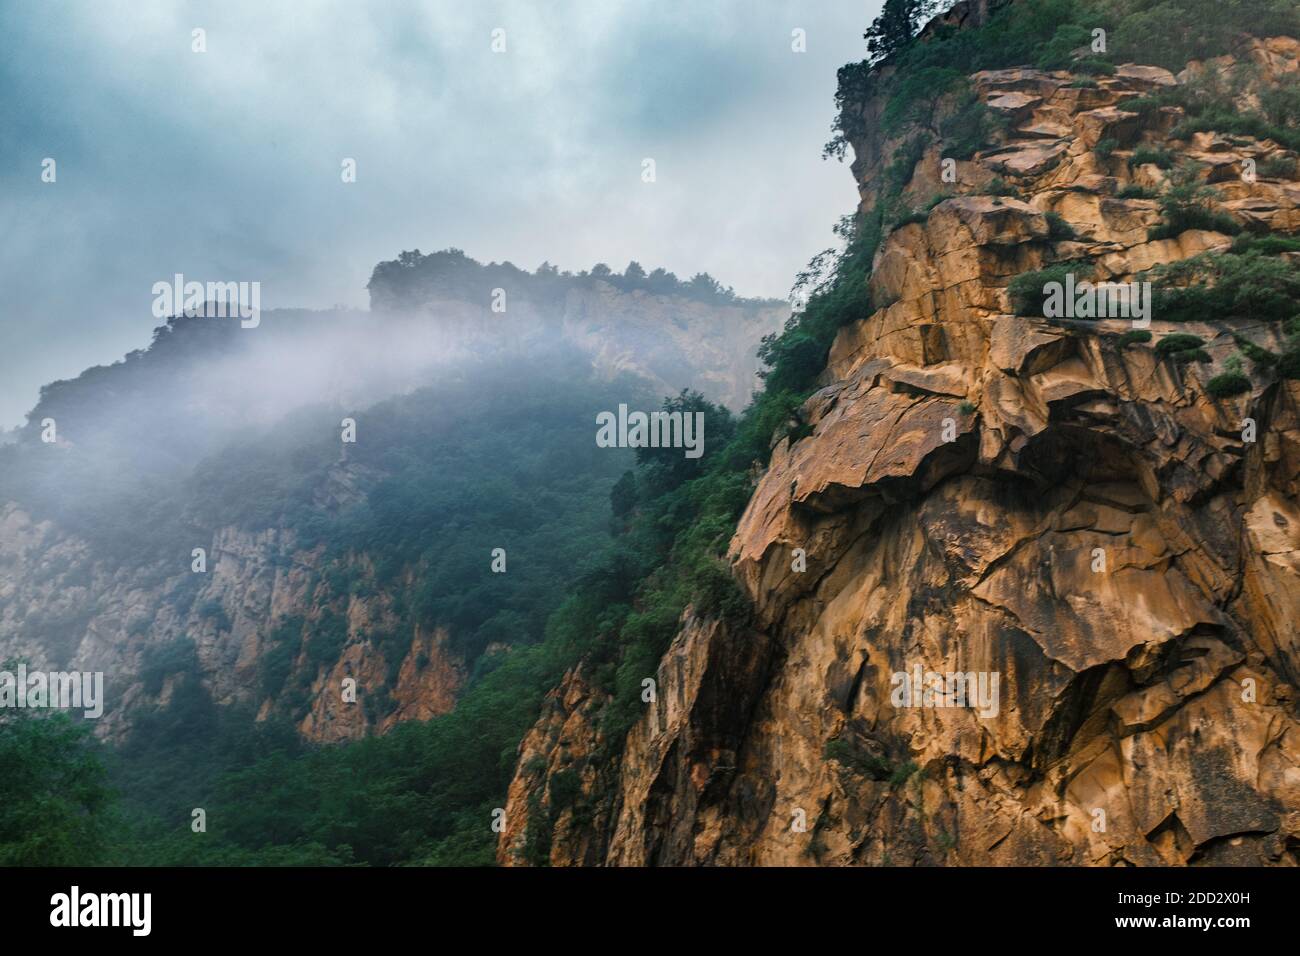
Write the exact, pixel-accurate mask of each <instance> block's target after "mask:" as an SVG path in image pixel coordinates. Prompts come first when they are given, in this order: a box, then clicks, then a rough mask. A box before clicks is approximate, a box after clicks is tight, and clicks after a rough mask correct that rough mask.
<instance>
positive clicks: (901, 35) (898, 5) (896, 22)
mask: <svg viewBox="0 0 1300 956" xmlns="http://www.w3.org/2000/svg"><path fill="white" fill-rule="evenodd" d="M936 6H937V4H935V3H934V2H932V0H885V6H884V8H883V9H882V10H881V11H880V16H878V17H876V19H875V21H874V22H873V23H872V24H871V26H870V27H868V28H867V32H866V33H864V34H863V38H864V39H866V41H867V52H868V54H869V55H870V57H869V58H870V60H871V62H872V63H879V62H880V61H881V60H884V59H886V58H887V57H890V56H892V55H893V54H895V53H897V52H898V51H899V50H901V49H903V47H905V46H907V45H908V44H909V43H911V42H912V38H913V37H915V36H916V34H917V33H918V32H919V31H920V29H921V25H922V24H923V23H924V22H925V18H926V17H928V16H929V15H930V14H931V13H932V12H933V11H934V9H935V8H936Z"/></svg>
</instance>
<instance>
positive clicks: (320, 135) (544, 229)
mask: <svg viewBox="0 0 1300 956" xmlns="http://www.w3.org/2000/svg"><path fill="white" fill-rule="evenodd" d="M879 5H880V0H694V2H687V0H682V2H676V0H653V2H651V0H644V2H643V0H572V2H569V0H519V2H491V0H458V2H453V0H446V2H441V0H425V2H391V0H386V2H374V3H360V2H356V0H339V2H314V0H313V2H302V3H292V4H290V3H287V2H283V3H268V2H266V0H220V2H181V0H174V2H152V0H121V2H112V0H94V2H92V0H79V2H59V0H47V2H42V3H34V2H32V3H5V4H2V5H0V289H3V291H4V306H3V309H4V311H3V313H0V427H5V426H11V425H14V424H17V423H19V422H20V421H21V420H22V418H23V417H24V415H25V414H26V412H27V411H28V410H30V408H31V406H32V405H33V403H34V402H35V400H36V395H37V390H38V389H39V387H40V386H41V385H42V384H44V383H46V382H49V381H52V380H55V379H59V378H66V377H71V376H74V375H76V374H77V373H78V372H80V371H81V370H82V369H83V368H86V367H87V366H90V365H96V364H106V363H108V362H111V361H114V360H116V359H118V358H120V357H121V356H122V355H123V354H124V353H125V352H127V351H129V350H131V349H134V348H140V347H143V346H145V345H147V344H148V342H149V337H150V331H151V329H152V328H153V327H154V325H155V324H157V323H156V320H155V319H154V318H153V316H152V314H151V311H150V305H151V302H152V298H153V296H152V292H151V288H152V286H153V284H154V283H155V282H157V281H159V280H169V279H170V277H171V276H172V275H173V274H174V273H177V272H180V273H183V274H184V275H185V276H186V277H187V278H192V279H198V280H201V281H206V280H244V281H251V280H258V281H260V282H261V283H262V307H263V308H264V309H266V308H277V307H281V306H307V307H329V306H332V305H336V304H338V305H346V306H360V307H364V306H365V305H366V303H367V298H366V293H365V284H366V280H367V279H368V278H369V275H370V270H371V268H372V267H373V266H374V264H375V263H376V262H378V261H380V260H382V259H390V258H393V257H394V256H396V254H397V253H398V252H400V251H401V250H403V249H415V248H419V249H421V250H422V251H425V252H431V251H434V250H436V249H441V248H445V247H447V246H456V247H459V248H462V249H464V250H465V251H466V252H467V253H468V254H469V255H471V256H473V257H475V258H477V259H480V260H483V261H488V260H497V261H501V260H509V261H511V262H514V263H515V264H516V265H519V266H521V267H523V268H528V269H532V268H535V267H536V266H537V265H538V264H540V263H541V262H543V261H544V260H549V261H550V262H553V263H556V264H557V265H559V266H560V267H561V268H565V269H572V270H574V271H578V270H581V269H585V268H590V267H591V265H593V264H594V263H596V262H607V263H609V264H610V265H611V266H612V267H614V268H615V269H616V270H621V269H622V267H623V266H624V265H626V263H627V262H628V260H629V259H636V260H638V261H639V262H641V263H642V264H643V265H644V266H646V267H647V268H653V267H655V266H659V265H662V266H665V267H666V268H668V269H670V270H672V271H674V272H677V273H678V274H679V275H682V276H684V277H686V276H690V275H692V274H694V273H695V272H699V271H706V272H710V273H712V274H713V275H714V276H715V277H717V278H718V279H719V280H720V281H722V282H723V283H724V284H727V285H732V286H734V287H735V288H736V290H737V291H738V292H740V293H742V294H746V295H768V296H785V295H786V294H787V293H788V291H789V288H790V285H791V283H792V281H793V278H794V274H795V272H796V271H797V270H798V269H799V268H800V267H801V266H802V265H803V264H804V263H805V262H806V261H807V260H808V259H809V258H810V257H811V256H812V255H813V254H814V253H815V252H817V251H818V250H820V249H822V248H825V247H827V246H829V245H832V244H833V236H832V235H831V233H830V229H831V226H832V225H833V224H834V222H835V220H836V219H837V218H838V217H839V216H841V215H843V214H844V213H846V212H849V211H850V210H851V209H852V207H853V205H854V203H855V202H856V198H857V197H856V191H855V189H854V187H853V182H852V179H851V177H850V175H849V172H848V168H847V166H844V165H840V164H838V163H836V162H834V161H829V162H824V161H823V160H822V159H821V157H820V153H821V146H822V144H823V142H825V140H826V139H827V137H828V131H829V129H830V124H831V120H832V117H833V95H834V89H835V71H836V69H837V68H838V67H839V66H840V65H842V64H843V63H846V62H849V61H851V60H857V59H861V58H862V56H863V55H864V54H865V50H864V41H863V40H862V32H863V30H864V29H865V27H866V25H867V24H868V23H869V22H870V21H871V19H872V17H873V16H874V15H875V13H876V11H877V9H878V8H879ZM200 27H201V28H203V29H204V30H205V31H206V45H207V52H205V53H195V52H193V51H192V49H191V47H192V45H193V40H192V31H193V30H194V29H195V28H200ZM496 29H501V30H504V31H505V32H504V36H505V46H506V51H505V52H504V53H494V52H493V49H492V42H493V31H494V30H496ZM795 29H800V30H803V31H805V33H806V38H807V39H806V45H807V52H805V53H795V52H793V51H792V49H791V43H792V41H791V35H792V31H793V30H795ZM47 157H49V158H53V159H54V160H55V161H56V163H57V167H56V169H57V181H56V182H54V183H52V184H51V183H43V182H42V181H41V170H42V161H43V160H44V159H45V158H47ZM347 158H352V159H355V160H356V164H357V181H356V182H355V183H351V184H345V183H343V182H342V179H341V176H340V172H341V164H342V162H343V160H344V159H347ZM645 158H653V159H654V161H655V166H656V173H657V181H656V182H654V183H653V184H650V183H644V182H642V178H641V170H642V160H643V159H645Z"/></svg>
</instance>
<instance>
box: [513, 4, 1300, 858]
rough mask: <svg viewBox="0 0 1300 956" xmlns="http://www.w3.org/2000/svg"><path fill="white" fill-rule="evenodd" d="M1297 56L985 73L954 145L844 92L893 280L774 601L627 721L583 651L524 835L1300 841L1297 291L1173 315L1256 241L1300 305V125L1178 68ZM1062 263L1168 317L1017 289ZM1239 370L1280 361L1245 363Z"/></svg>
mask: <svg viewBox="0 0 1300 956" xmlns="http://www.w3.org/2000/svg"><path fill="white" fill-rule="evenodd" d="M988 6H989V5H988V4H985V5H983V6H979V5H969V4H961V5H959V9H958V11H957V14H955V15H954V17H953V19H955V20H956V21H960V20H961V19H962V18H964V17H969V18H970V19H971V20H973V21H975V22H977V23H978V22H982V21H983V20H984V19H985V18H986V15H987V9H986V8H987V7H988ZM994 6H996V5H994ZM890 69H892V68H891V67H890V66H886V67H884V69H883V72H885V73H888V71H889V70H890ZM880 72H882V71H877V75H879V73H880ZM1297 75H1300V43H1297V41H1296V40H1295V39H1293V38H1290V37H1267V38H1261V39H1254V40H1251V41H1249V42H1248V43H1247V44H1245V45H1244V46H1243V47H1242V48H1240V49H1237V50H1236V51H1234V52H1233V53H1232V54H1231V55H1226V56H1223V57H1220V58H1218V59H1216V60H1213V61H1209V62H1191V63H1188V64H1187V66H1186V68H1185V69H1184V70H1182V71H1180V72H1178V73H1176V74H1175V73H1174V72H1171V71H1169V70H1165V69H1163V68H1159V67H1153V66H1147V65H1142V64H1132V63H1129V64H1123V65H1120V66H1118V68H1117V69H1115V70H1114V71H1113V72H1106V73H1104V74H1102V75H1096V73H1095V72H1094V73H1093V74H1091V75H1085V74H1084V73H1083V72H1076V71H1071V70H1056V71H1049V70H1035V69H1028V68H1016V69H1000V70H991V71H984V72H980V73H976V74H975V75H973V76H970V77H969V84H970V88H971V89H973V91H974V96H975V103H976V104H977V108H980V109H982V110H983V111H987V112H985V113H983V114H982V115H984V116H990V117H992V118H993V120H994V123H993V124H992V127H991V128H993V129H996V130H997V132H996V133H995V134H994V135H993V136H992V137H991V138H990V141H989V142H986V143H983V144H980V148H979V149H977V150H974V151H972V153H971V154H970V155H969V156H968V157H966V158H957V159H956V160H955V161H954V162H951V163H947V164H946V163H945V162H944V160H945V159H946V158H950V156H951V153H950V152H949V151H948V149H947V148H946V147H947V144H946V143H945V142H944V141H943V139H942V137H939V138H937V139H936V138H934V137H930V138H928V139H924V138H922V139H920V140H919V141H918V140H917V139H916V138H914V137H915V134H916V132H917V130H916V128H915V127H912V128H904V129H902V130H900V131H898V132H897V133H895V134H894V135H892V136H886V135H884V134H883V133H881V132H880V126H881V124H880V119H881V117H882V116H883V115H884V113H885V110H886V107H887V105H888V104H887V103H886V102H885V101H884V100H883V99H881V98H879V97H877V98H871V97H870V96H869V97H868V98H867V99H864V100H857V101H854V100H851V99H850V100H849V101H848V102H846V103H845V109H847V110H853V111H856V112H857V114H858V115H859V116H861V117H863V118H864V121H863V122H862V123H860V124H856V126H854V127H852V128H855V129H857V130H860V132H857V133H856V134H855V135H853V136H851V137H850V145H851V147H852V148H853V150H854V153H855V154H856V161H855V162H854V164H853V167H852V169H853V172H854V175H855V177H856V178H857V180H858V182H859V186H860V189H861V194H862V206H861V208H860V210H859V216H860V217H861V218H862V219H863V220H869V219H871V217H873V216H875V217H879V219H880V220H883V226H884V229H883V235H882V239H881V241H880V243H879V245H878V247H877V248H876V251H875V254H874V261H873V267H872V270H871V278H870V289H871V301H872V302H873V303H874V305H875V307H874V311H871V312H870V314H862V315H861V316H860V317H858V319H857V321H854V322H852V323H850V324H849V325H847V326H845V327H844V328H842V329H841V330H840V332H839V334H838V336H837V337H836V339H835V341H834V344H833V346H832V347H831V350H830V355H829V359H828V364H827V368H826V370H825V373H824V375H823V377H822V380H821V383H822V386H823V387H821V388H820V390H818V391H816V393H815V394H813V395H812V397H811V398H810V399H808V401H807V402H806V403H805V405H804V406H803V408H802V410H801V412H800V414H799V416H798V418H799V421H798V426H799V427H797V428H792V429H791V430H790V432H789V433H788V434H787V435H786V436H785V437H782V438H780V440H779V442H778V443H777V445H776V446H775V448H774V450H773V453H772V456H771V460H770V462H769V464H768V466H767V467H766V470H765V471H764V472H763V473H762V475H761V477H760V478H759V480H758V481H757V483H756V485H755V487H754V490H753V493H752V497H751V499H750V501H749V504H748V507H747V508H746V510H745V512H744V515H743V517H742V519H741V520H740V523H739V526H738V527H737V528H736V530H735V534H734V537H733V539H732V541H731V544H730V549H729V555H730V561H731V566H732V572H733V574H734V576H735V578H736V580H737V581H738V582H739V583H740V585H741V586H742V587H743V589H744V591H745V593H746V594H747V595H748V597H749V598H750V600H751V601H752V605H753V614H752V615H751V616H750V618H749V619H748V620H744V621H733V620H722V619H709V618H703V617H700V616H697V615H696V614H695V613H694V612H690V611H688V612H687V614H686V616H685V617H684V619H683V621H682V624H681V628H680V631H679V633H678V634H677V637H676V638H675V639H674V640H673V642H672V645H671V647H670V648H669V650H668V652H667V654H666V655H665V656H664V658H663V660H662V662H661V664H660V666H659V668H658V671H657V673H656V674H653V675H647V676H648V677H653V678H654V684H653V685H652V686H653V688H654V693H652V694H647V695H646V698H645V699H646V700H647V703H646V707H645V712H644V714H643V715H642V716H641V718H640V720H639V721H638V722H637V724H636V725H635V726H634V727H633V729H632V730H631V731H630V733H628V734H627V736H626V739H619V740H613V741H611V740H607V739H604V737H603V730H602V727H603V725H602V723H601V721H600V720H599V715H600V713H601V710H602V708H603V707H604V705H605V704H606V698H605V697H603V696H602V694H601V693H600V692H599V691H598V690H596V689H595V686H594V684H593V683H592V682H591V681H590V680H589V675H588V674H587V672H586V671H585V669H584V668H582V667H579V668H576V669H574V670H573V671H571V672H570V673H569V674H568V675H567V677H566V678H565V680H564V682H563V684H562V685H561V686H560V687H558V688H557V689H556V690H555V691H554V692H553V693H552V694H551V695H550V697H549V698H548V699H547V702H546V704H545V707H544V712H543V714H542V717H541V719H540V720H539V722H538V723H537V724H536V726H535V727H534V728H533V730H532V731H531V732H530V733H529V735H528V736H527V737H526V738H525V740H524V741H523V743H522V745H521V747H520V751H519V763H518V769H517V772H516V776H515V779H514V781H513V783H512V785H511V788H510V795H509V802H508V804H507V807H506V819H507V827H506V830H505V832H504V833H503V834H502V836H501V840H500V843H499V849H498V858H499V860H500V861H501V862H502V863H506V864H519V863H533V864H537V863H550V864H553V865H595V864H616V865H617V864H630V865H645V864H652V865H694V864H706V865H707V864H715V865H745V864H760V865H769V864H775V865H811V864H868V865H891V864H893V865H936V864H965V865H1010V864H1032V865H1045V864H1072V865H1181V864H1241V865H1260V864H1284V865H1296V864H1298V863H1300V714H1298V712H1297V703H1298V701H1297V684H1298V682H1300V637H1298V635H1300V381H1297V380H1296V378H1295V377H1287V376H1286V375H1279V374H1278V373H1277V371H1276V369H1277V362H1276V358H1277V354H1278V352H1279V350H1285V349H1286V348H1287V347H1288V346H1287V344H1286V337H1287V335H1290V336H1292V337H1293V339H1292V341H1294V336H1295V335H1296V334H1297V332H1300V330H1297V329H1295V328H1294V327H1290V328H1286V327H1284V326H1283V324H1282V323H1280V322H1278V321H1276V320H1275V318H1274V316H1275V315H1276V313H1277V308H1275V306H1277V302H1276V301H1275V302H1273V304H1272V305H1268V304H1267V303H1266V302H1265V301H1264V300H1265V299H1266V298H1267V296H1266V295H1264V296H1255V297H1253V298H1252V297H1251V296H1250V295H1247V296H1246V299H1247V300H1249V301H1238V302H1235V303H1232V304H1229V305H1224V304H1222V301H1220V300H1196V301H1220V304H1219V305H1218V306H1216V307H1214V308H1207V309H1205V310H1203V311H1200V312H1198V313H1197V314H1194V315H1191V316H1188V315H1186V314H1180V315H1178V316H1177V318H1178V319H1179V320H1180V321H1173V318H1174V315H1173V314H1172V313H1173V311H1174V309H1175V306H1176V305H1177V303H1179V302H1183V303H1186V302H1187V301H1191V300H1189V299H1188V298H1187V295H1188V294H1189V293H1188V292H1187V290H1188V289H1189V288H1192V287H1196V288H1202V286H1197V285H1196V284H1197V283H1198V282H1201V283H1204V286H1205V287H1215V288H1218V289H1219V290H1220V291H1221V292H1223V293H1224V294H1226V293H1227V292H1229V291H1231V289H1232V288H1233V285H1232V283H1233V281H1235V280H1232V279H1231V278H1230V277H1229V276H1228V274H1227V270H1229V269H1230V268H1237V267H1242V268H1247V267H1248V268H1250V269H1260V270H1267V271H1268V272H1269V274H1270V275H1272V276H1278V275H1282V274H1285V273H1286V272H1287V270H1290V278H1289V279H1285V280H1282V281H1283V285H1282V286H1280V287H1270V288H1272V291H1273V292H1277V289H1278V288H1281V289H1282V290H1283V291H1282V292H1281V295H1282V301H1283V302H1284V303H1285V306H1284V307H1283V310H1284V311H1285V308H1286V307H1289V308H1290V311H1291V312H1292V313H1294V312H1295V311H1297V310H1300V305H1296V303H1295V300H1294V298H1293V297H1292V298H1291V299H1290V301H1289V302H1286V299H1287V296H1288V295H1291V296H1293V295H1294V290H1295V288H1296V285H1295V279H1296V271H1297V262H1296V259H1297V255H1298V254H1297V253H1296V252H1295V251H1293V250H1295V249H1297V248H1300V245H1296V244H1294V243H1293V242H1292V243H1289V242H1287V241H1285V237H1287V236H1294V235H1295V234H1296V233H1297V231H1300V210H1298V204H1300V182H1298V181H1297V175H1296V157H1295V153H1294V152H1292V151H1290V150H1288V149H1287V148H1285V147H1284V146H1283V145H1282V144H1280V143H1279V142H1277V141H1275V140H1273V139H1271V138H1269V137H1268V136H1266V135H1262V134H1261V135H1249V134H1243V133H1240V132H1235V131H1234V132H1233V133H1221V132H1219V131H1217V130H1215V129H1213V128H1196V126H1197V125H1199V126H1205V125H1207V124H1206V123H1201V124H1193V125H1192V127H1191V128H1189V127H1188V125H1187V124H1185V123H1184V121H1185V120H1186V119H1187V114H1186V112H1185V109H1184V107H1183V106H1180V105H1178V103H1179V95H1178V93H1177V91H1182V92H1184V93H1187V92H1189V91H1193V90H1203V89H1204V88H1205V86H1206V85H1208V84H1207V81H1210V80H1212V81H1213V83H1214V84H1218V85H1219V86H1220V87H1221V88H1222V89H1226V90H1227V92H1226V93H1224V94H1222V95H1225V96H1228V97H1231V98H1232V101H1233V102H1234V103H1235V105H1236V107H1237V108H1238V109H1239V110H1240V111H1242V112H1250V111H1253V110H1256V109H1257V108H1258V105H1259V102H1260V98H1261V96H1264V95H1266V93H1267V91H1269V90H1273V89H1277V88H1279V87H1280V86H1285V85H1286V84H1288V83H1293V82H1294V80H1295V78H1296V77H1297ZM1198 95H1199V94H1198ZM960 108H965V107H959V105H958V104H957V103H948V104H940V106H939V109H938V112H937V114H936V116H935V117H934V120H935V122H934V128H942V126H943V120H944V118H945V115H951V114H952V113H954V112H955V111H956V110H958V109H960ZM1180 124H1183V125H1182V126H1181V128H1180ZM1174 134H1177V135H1176V136H1175V135H1174ZM912 143H917V145H916V147H915V148H911V145H910V144H912ZM891 179H892V192H891ZM1209 184H1213V187H1214V190H1215V191H1214V192H1209V191H1206V190H1204V189H1203V187H1205V186H1207V185H1209ZM1178 188H1181V189H1182V190H1183V192H1182V193H1177V192H1172V191H1173V190H1175V189H1178ZM1198 190H1199V191H1198ZM1188 194H1192V195H1195V196H1197V197H1200V199H1201V200H1202V201H1203V205H1202V208H1201V215H1199V217H1198V218H1197V219H1196V220H1195V221H1194V222H1192V223H1190V224H1189V223H1187V222H1183V221H1175V222H1170V221H1169V217H1170V216H1171V209H1173V210H1174V212H1173V213H1172V214H1173V215H1176V214H1177V211H1178V210H1177V208H1176V205H1177V204H1176V202H1175V201H1174V200H1175V199H1176V197H1177V196H1179V195H1188ZM886 205H889V206H891V207H892V209H890V210H884V207H885V206H886ZM1237 234H1240V235H1237ZM1234 236H1236V238H1234ZM1270 237H1271V239H1272V240H1278V239H1279V237H1281V240H1282V241H1278V242H1275V244H1274V245H1273V246H1272V247H1269V248H1270V249H1271V251H1270V252H1268V253H1265V254H1261V253H1252V252H1249V248H1250V244H1251V243H1252V242H1254V243H1256V244H1257V246H1261V247H1262V246H1263V245H1265V244H1266V243H1267V242H1268V241H1270ZM1238 254H1239V255H1238ZM1234 257H1235V258H1234ZM1260 263H1265V264H1264V265H1260ZM1062 264H1064V265H1065V269H1062V268H1060V267H1061V266H1062ZM1053 267H1057V271H1055V272H1053V271H1052V269H1053ZM1064 271H1077V272H1079V273H1080V275H1079V279H1080V280H1083V279H1091V280H1093V281H1110V282H1130V281H1134V282H1144V281H1150V282H1153V284H1155V285H1156V293H1155V296H1154V302H1155V305H1154V308H1153V312H1152V316H1151V322H1150V325H1149V328H1142V327H1141V323H1139V327H1138V328H1135V327H1134V322H1133V321H1132V320H1131V319H1130V318H1123V317H1121V318H1102V319H1097V318H1091V317H1090V318H1084V319H1077V318H1076V319H1069V318H1046V317H1044V316H1043V314H1042V311H1041V310H1040V309H1038V308H1036V306H1037V304H1038V303H1036V302H1034V301H1032V300H1033V298H1034V297H1033V296H1030V297H1029V300H1026V299H1025V298H1024V297H1023V296H1021V295H1019V294H1017V282H1016V280H1017V279H1018V277H1026V276H1028V277H1035V276H1037V277H1039V280H1038V288H1039V289H1040V290H1041V288H1042V287H1043V285H1044V284H1045V283H1046V282H1047V281H1048V280H1050V279H1051V278H1053V277H1055V278H1060V277H1061V276H1062V274H1063V272H1064ZM1206 275H1209V277H1210V278H1209V279H1208V280H1206V279H1205V276H1206ZM1288 281H1289V282H1290V283H1291V284H1290V285H1286V282H1288ZM1033 285H1034V283H1033V282H1032V281H1031V282H1029V283H1026V282H1025V281H1024V279H1023V278H1021V281H1020V283H1019V286H1020V287H1021V288H1024V287H1026V286H1030V287H1032V286H1033ZM1243 288H1244V286H1243ZM1288 289H1289V290H1292V291H1291V292H1289V293H1288V292H1287V291H1286V290H1288ZM1180 295H1181V296H1182V298H1180ZM1186 311H1187V310H1186V309H1184V310H1183V312H1184V313H1185V312H1186ZM1292 325H1294V323H1292ZM1148 332H1149V333H1150V334H1143V333H1148ZM1176 334H1180V335H1183V336H1188V337H1189V338H1184V339H1181V340H1180V339H1176V338H1171V336H1174V335H1176ZM1162 341H1169V342H1170V345H1169V346H1164V347H1162V346H1161V342H1162ZM1239 348H1244V349H1246V350H1247V354H1248V355H1253V356H1255V357H1257V358H1259V361H1258V362H1254V363H1252V364H1251V365H1249V366H1242V365H1241V363H1240V359H1236V360H1232V359H1230V358H1229V357H1230V356H1231V355H1232V353H1234V352H1236V351H1237V350H1238V349H1239ZM1256 348H1257V349H1258V351H1256V350H1255V349H1256ZM1292 348H1294V346H1292ZM1284 364H1285V363H1284ZM1225 367H1226V368H1228V369H1229V370H1231V369H1234V368H1236V369H1242V370H1241V371H1238V372H1236V373H1235V375H1236V376H1238V377H1237V378H1233V379H1232V381H1234V382H1240V381H1241V378H1242V377H1244V379H1245V381H1244V383H1241V384H1238V385H1237V386H1236V387H1234V388H1226V387H1208V385H1209V382H1210V381H1211V380H1212V379H1214V378H1215V377H1216V375H1215V373H1216V371H1219V370H1220V369H1222V368H1225ZM1293 373H1294V370H1293ZM1227 380H1228V379H1221V381H1227ZM611 753H612V754H615V756H610V754H611Z"/></svg>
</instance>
